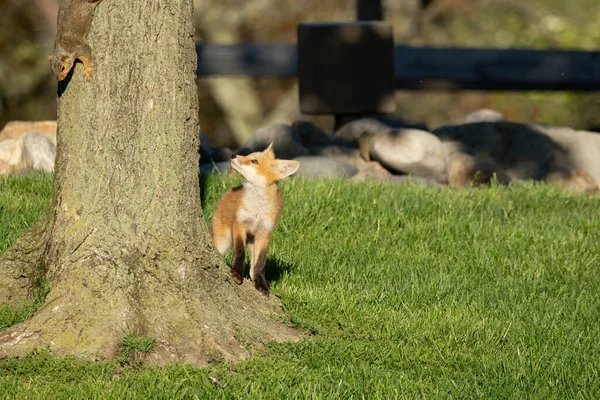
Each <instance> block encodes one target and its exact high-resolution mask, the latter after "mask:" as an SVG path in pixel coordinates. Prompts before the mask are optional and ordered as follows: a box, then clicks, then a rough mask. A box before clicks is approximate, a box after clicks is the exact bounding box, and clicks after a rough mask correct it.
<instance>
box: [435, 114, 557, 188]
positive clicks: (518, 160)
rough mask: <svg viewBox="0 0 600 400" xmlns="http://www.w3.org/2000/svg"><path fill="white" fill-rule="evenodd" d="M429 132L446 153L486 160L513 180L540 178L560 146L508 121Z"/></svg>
mask: <svg viewBox="0 0 600 400" xmlns="http://www.w3.org/2000/svg"><path fill="white" fill-rule="evenodd" d="M433 133H434V134H435V135H436V136H438V137H439V138H440V139H441V140H442V141H443V142H444V148H445V149H446V151H449V149H452V150H453V151H461V152H464V153H467V154H471V155H473V156H475V157H477V158H478V159H482V160H490V161H492V162H494V163H495V164H496V165H497V166H498V167H499V168H500V169H501V170H502V171H504V172H505V173H506V174H507V175H508V176H509V177H510V178H511V179H513V180H527V179H538V180H539V179H541V178H542V177H543V176H544V174H545V173H547V171H549V170H550V169H551V163H552V161H553V160H557V159H558V158H556V157H557V156H558V155H559V154H560V153H561V149H560V147H559V146H558V145H557V144H556V143H555V142H554V141H552V139H550V138H549V137H548V136H546V135H544V134H543V133H541V132H540V131H539V130H536V129H533V128H531V127H529V126H527V125H523V124H516V123H511V122H495V123H488V122H481V123H473V124H467V125H455V126H446V127H442V128H438V129H436V130H435V131H434V132H433ZM448 142H450V143H448ZM449 155H452V152H450V153H449Z"/></svg>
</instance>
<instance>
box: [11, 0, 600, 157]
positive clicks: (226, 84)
mask: <svg viewBox="0 0 600 400" xmlns="http://www.w3.org/2000/svg"><path fill="white" fill-rule="evenodd" d="M194 5H195V21H196V38H197V41H198V42H199V43H218V44H233V43H248V42H252V43H295V42H296V29H297V25H298V23H300V22H333V21H335V22H343V21H354V20H356V1H355V0H304V1H292V0H287V1H285V0H194ZM383 6H384V10H385V11H384V20H385V21H387V22H389V23H391V24H392V25H393V28H394V35H395V44H396V45H401V44H406V45H415V46H420V45H426V46H440V47H442V46H457V47H491V48H530V49H577V50H598V48H599V47H600V29H599V28H598V27H599V26H600V2H599V1H598V0H571V1H569V2H565V1H564V0H528V1H522V0H387V1H386V0H384V1H383ZM57 10H58V0H0V127H1V126H4V124H5V123H6V122H8V121H11V120H41V119H55V118H56V80H55V79H54V78H53V77H52V76H51V75H50V68H49V64H48V61H47V59H46V56H47V55H48V54H50V53H51V52H52V48H53V44H54V35H55V31H56V13H57ZM198 90H199V95H200V118H201V119H200V121H201V125H202V128H203V130H204V131H205V132H206V133H207V135H208V137H209V138H210V140H211V144H212V145H213V146H217V147H218V146H227V147H230V148H236V147H238V146H239V145H241V144H243V143H244V142H245V140H246V139H247V138H248V136H249V135H250V134H252V132H254V131H255V130H256V129H258V128H259V127H261V126H265V125H268V124H272V123H276V122H284V123H291V122H292V121H294V120H297V119H304V120H309V121H312V122H314V123H316V124H317V125H319V126H320V127H322V128H323V129H325V130H326V131H328V132H331V130H332V129H333V124H334V118H333V116H308V115H301V114H300V111H299V107H298V88H297V79H296V78H252V77H201V78H199V79H198ZM396 101H397V105H398V109H397V111H396V114H395V116H397V117H398V118H400V119H402V120H403V121H405V122H408V123H413V124H424V125H426V126H427V127H428V128H429V129H434V128H436V127H438V126H440V125H442V124H444V123H448V122H452V121H455V120H458V119H460V118H461V117H462V116H464V115H465V114H467V113H469V112H471V111H473V110H477V109H480V108H490V109H493V110H496V111H499V112H501V113H503V114H504V115H505V117H506V119H507V120H510V121H515V122H534V121H535V122H543V123H550V124H556V125H565V126H570V127H572V128H576V129H589V130H597V129H598V128H599V127H600V112H598V111H599V110H600V93H597V92H590V93H570V92H477V91H450V90H436V91H431V90H427V91H403V90H400V91H397V92H396Z"/></svg>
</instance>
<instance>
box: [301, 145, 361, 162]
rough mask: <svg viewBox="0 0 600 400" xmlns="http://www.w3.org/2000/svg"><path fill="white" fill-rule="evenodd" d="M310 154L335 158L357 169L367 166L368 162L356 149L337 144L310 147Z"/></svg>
mask: <svg viewBox="0 0 600 400" xmlns="http://www.w3.org/2000/svg"><path fill="white" fill-rule="evenodd" d="M308 154H309V155H311V156H322V157H328V158H333V159H335V160H340V161H344V162H346V163H348V164H352V165H354V166H355V167H357V168H361V167H362V166H363V165H365V163H366V161H365V160H364V159H363V158H362V157H361V155H360V151H359V150H357V149H356V148H354V147H347V146H338V145H335V144H332V145H328V146H309V147H308Z"/></svg>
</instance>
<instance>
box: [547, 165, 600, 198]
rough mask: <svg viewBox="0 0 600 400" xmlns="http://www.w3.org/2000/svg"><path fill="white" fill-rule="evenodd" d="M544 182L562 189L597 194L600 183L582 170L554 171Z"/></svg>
mask: <svg viewBox="0 0 600 400" xmlns="http://www.w3.org/2000/svg"><path fill="white" fill-rule="evenodd" d="M544 181H545V182H547V183H549V184H551V185H555V186H557V187H559V188H561V189H565V190H568V191H571V192H579V193H597V192H598V191H599V190H600V187H599V185H598V181H596V180H595V179H594V177H593V176H591V175H590V174H588V173H587V172H586V171H584V170H582V169H572V170H560V171H552V172H550V173H549V174H548V175H546V176H545V177H544Z"/></svg>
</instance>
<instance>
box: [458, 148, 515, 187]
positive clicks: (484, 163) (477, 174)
mask: <svg viewBox="0 0 600 400" xmlns="http://www.w3.org/2000/svg"><path fill="white" fill-rule="evenodd" d="M494 176H495V177H496V179H497V180H498V183H503V184H507V183H509V182H510V178H509V177H508V175H506V174H505V173H504V172H503V171H502V169H501V168H500V167H498V166H497V165H496V164H494V162H492V161H489V160H483V159H478V158H477V157H475V156H472V155H469V154H463V153H455V154H453V155H452V156H451V157H450V159H449V161H448V185H449V186H451V187H456V188H461V187H465V186H469V185H473V186H481V185H487V184H489V183H490V182H491V181H492V179H493V178H494Z"/></svg>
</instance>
